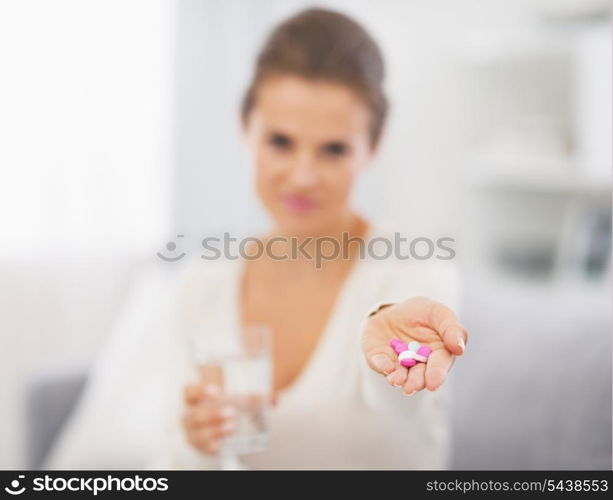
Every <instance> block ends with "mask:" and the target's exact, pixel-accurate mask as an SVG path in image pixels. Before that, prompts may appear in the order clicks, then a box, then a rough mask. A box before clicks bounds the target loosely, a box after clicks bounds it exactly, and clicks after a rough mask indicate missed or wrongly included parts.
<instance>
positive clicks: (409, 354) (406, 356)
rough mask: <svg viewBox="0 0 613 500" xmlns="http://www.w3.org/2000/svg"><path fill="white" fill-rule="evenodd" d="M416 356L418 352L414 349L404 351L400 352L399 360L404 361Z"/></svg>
mask: <svg viewBox="0 0 613 500" xmlns="http://www.w3.org/2000/svg"><path fill="white" fill-rule="evenodd" d="M415 356H417V353H415V352H413V351H403V352H401V353H400V354H398V360H399V361H402V360H403V359H415Z"/></svg>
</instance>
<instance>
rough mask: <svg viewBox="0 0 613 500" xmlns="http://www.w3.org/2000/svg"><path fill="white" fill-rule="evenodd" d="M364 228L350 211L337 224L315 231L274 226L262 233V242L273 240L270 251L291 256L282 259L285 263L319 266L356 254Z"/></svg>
mask: <svg viewBox="0 0 613 500" xmlns="http://www.w3.org/2000/svg"><path fill="white" fill-rule="evenodd" d="M368 230H369V225H368V222H367V221H366V220H365V219H364V218H362V217H361V216H359V215H357V214H355V213H350V214H348V215H347V217H345V218H343V219H342V220H341V221H339V222H338V223H337V224H334V225H330V226H329V227H327V228H325V229H322V230H321V231H319V232H318V233H316V234H310V235H295V234H289V233H287V232H284V231H282V230H281V229H279V228H277V229H275V230H273V231H271V232H270V233H269V234H268V235H267V236H266V238H265V241H270V242H273V243H271V245H270V248H271V253H272V254H274V255H290V256H291V258H290V259H284V260H285V262H288V263H290V262H291V263H293V264H294V265H295V266H299V267H315V268H317V269H322V268H324V267H328V268H329V267H330V266H331V265H335V264H339V263H342V262H345V263H347V262H346V261H349V260H353V258H354V257H355V256H356V255H357V254H359V250H360V246H361V245H363V244H365V242H363V240H364V239H365V238H366V235H367V234H368ZM361 242H362V243H361ZM268 257H269V258H270V257H271V256H268ZM272 260H275V259H274V258H273V259H272ZM276 260H279V259H276Z"/></svg>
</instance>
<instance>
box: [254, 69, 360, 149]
mask: <svg viewBox="0 0 613 500" xmlns="http://www.w3.org/2000/svg"><path fill="white" fill-rule="evenodd" d="M253 111H254V115H257V120H258V122H259V123H260V126H262V127H264V128H265V129H267V130H271V129H273V130H276V131H278V132H283V133H287V134H300V135H305V134H306V135H309V136H314V137H327V136H335V135H336V136H339V137H346V136H348V135H352V134H355V133H363V132H364V131H365V130H367V129H368V123H369V117H370V114H369V111H368V108H367V106H366V105H365V104H364V103H363V101H362V99H360V97H359V96H358V95H357V94H356V93H355V92H353V91H352V90H351V89H350V88H349V87H347V86H345V85H342V84H338V83H334V82H324V81H310V80H306V79H302V78H299V77H289V76H288V77H278V78H275V79H271V80H268V81H266V82H263V83H262V85H261V87H260V89H259V91H258V95H257V99H256V105H255V108H254V110H253ZM254 118H255V116H254Z"/></svg>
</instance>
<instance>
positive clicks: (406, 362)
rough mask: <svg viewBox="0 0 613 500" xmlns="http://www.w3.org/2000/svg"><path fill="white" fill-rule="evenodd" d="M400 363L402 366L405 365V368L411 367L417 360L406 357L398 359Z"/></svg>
mask: <svg viewBox="0 0 613 500" xmlns="http://www.w3.org/2000/svg"><path fill="white" fill-rule="evenodd" d="M400 364H401V365H402V366H406V367H407V368H411V366H415V365H416V364H417V361H415V360H414V359H413V358H406V359H403V360H402V361H400Z"/></svg>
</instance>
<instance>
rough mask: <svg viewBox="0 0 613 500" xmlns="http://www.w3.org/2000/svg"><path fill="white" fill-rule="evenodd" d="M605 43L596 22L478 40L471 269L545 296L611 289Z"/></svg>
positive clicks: (473, 60)
mask: <svg viewBox="0 0 613 500" xmlns="http://www.w3.org/2000/svg"><path fill="white" fill-rule="evenodd" d="M567 21H568V20H567ZM606 26H608V28H607V27H606ZM607 33H608V34H609V35H607ZM607 40H608V47H609V48H608V52H607V48H606V47H604V46H603V44H604V43H605V42H607ZM610 44H611V39H610V21H608V22H606V24H605V22H604V21H603V20H597V21H596V22H593V23H585V22H581V23H578V24H577V26H572V23H569V22H566V23H565V25H564V27H563V28H560V27H559V26H552V25H551V24H547V23H544V24H535V25H534V27H533V30H531V31H524V32H521V33H500V34H498V35H496V34H492V33H486V34H483V33H482V34H473V35H471V38H470V39H469V40H467V43H466V45H465V46H464V47H463V48H462V50H463V55H464V57H463V61H464V65H465V71H466V72H467V74H468V75H469V76H468V78H469V81H470V82H471V85H472V86H473V87H474V88H473V92H474V94H475V98H474V103H475V104H476V107H477V108H478V110H477V112H476V114H475V115H474V116H467V120H466V127H467V130H469V131H471V128H472V129H473V130H474V133H473V135H474V137H476V138H478V139H479V141H480V142H476V143H475V144H474V149H473V150H472V151H470V152H467V158H466V160H465V161H464V166H465V170H464V171H465V172H466V176H465V178H466V182H467V184H468V186H467V187H469V189H470V192H471V193H472V197H471V202H470V203H471V205H472V206H471V210H470V217H469V218H470V222H469V227H471V232H472V233H473V238H472V241H473V243H472V245H473V247H472V248H471V249H470V250H469V251H470V253H471V255H472V261H473V262H475V263H476V266H474V267H475V269H479V268H481V269H486V270H487V271H486V273H485V274H489V275H490V276H493V277H496V278H497V279H499V280H503V281H504V280H508V281H517V280H519V281H529V282H533V283H537V284H538V283H540V284H541V285H543V286H550V285H551V284H554V285H556V286H557V285H560V284H567V283H568V284H571V285H572V286H579V287H581V286H583V285H584V284H585V286H586V287H587V288H588V289H591V288H593V285H594V284H597V285H596V286H599V285H598V284H599V283H600V284H602V283H608V281H609V276H610V274H611V273H610V269H611V237H610V234H611V218H610V217H611V160H610V157H609V156H608V155H607V151H606V148H605V147H603V143H604V142H606V141H608V145H609V149H610V142H611V136H610V134H609V136H608V139H607V138H606V137H604V138H603V137H600V135H601V134H602V133H603V130H604V134H607V130H610V127H611V106H610V102H611V101H610V98H611V96H610V95H611V88H610V84H609V83H607V81H606V79H607V75H608V78H610V73H611V71H610V65H611V56H610V55H609V57H608V61H607V60H606V59H605V60H603V57H602V56H603V54H604V55H606V54H607V53H609V54H610ZM596 55H597V56H596ZM595 64H600V65H601V66H603V68H594V65H595ZM607 65H608V66H607ZM607 68H609V70H607ZM601 80H604V82H603V81H601ZM588 87H589V88H588ZM606 90H608V92H605V91H606ZM605 94H606V95H605ZM484 138H486V139H485V140H484ZM484 263H487V264H488V265H485V266H484V265H483V264H484ZM539 286H540V285H539Z"/></svg>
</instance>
